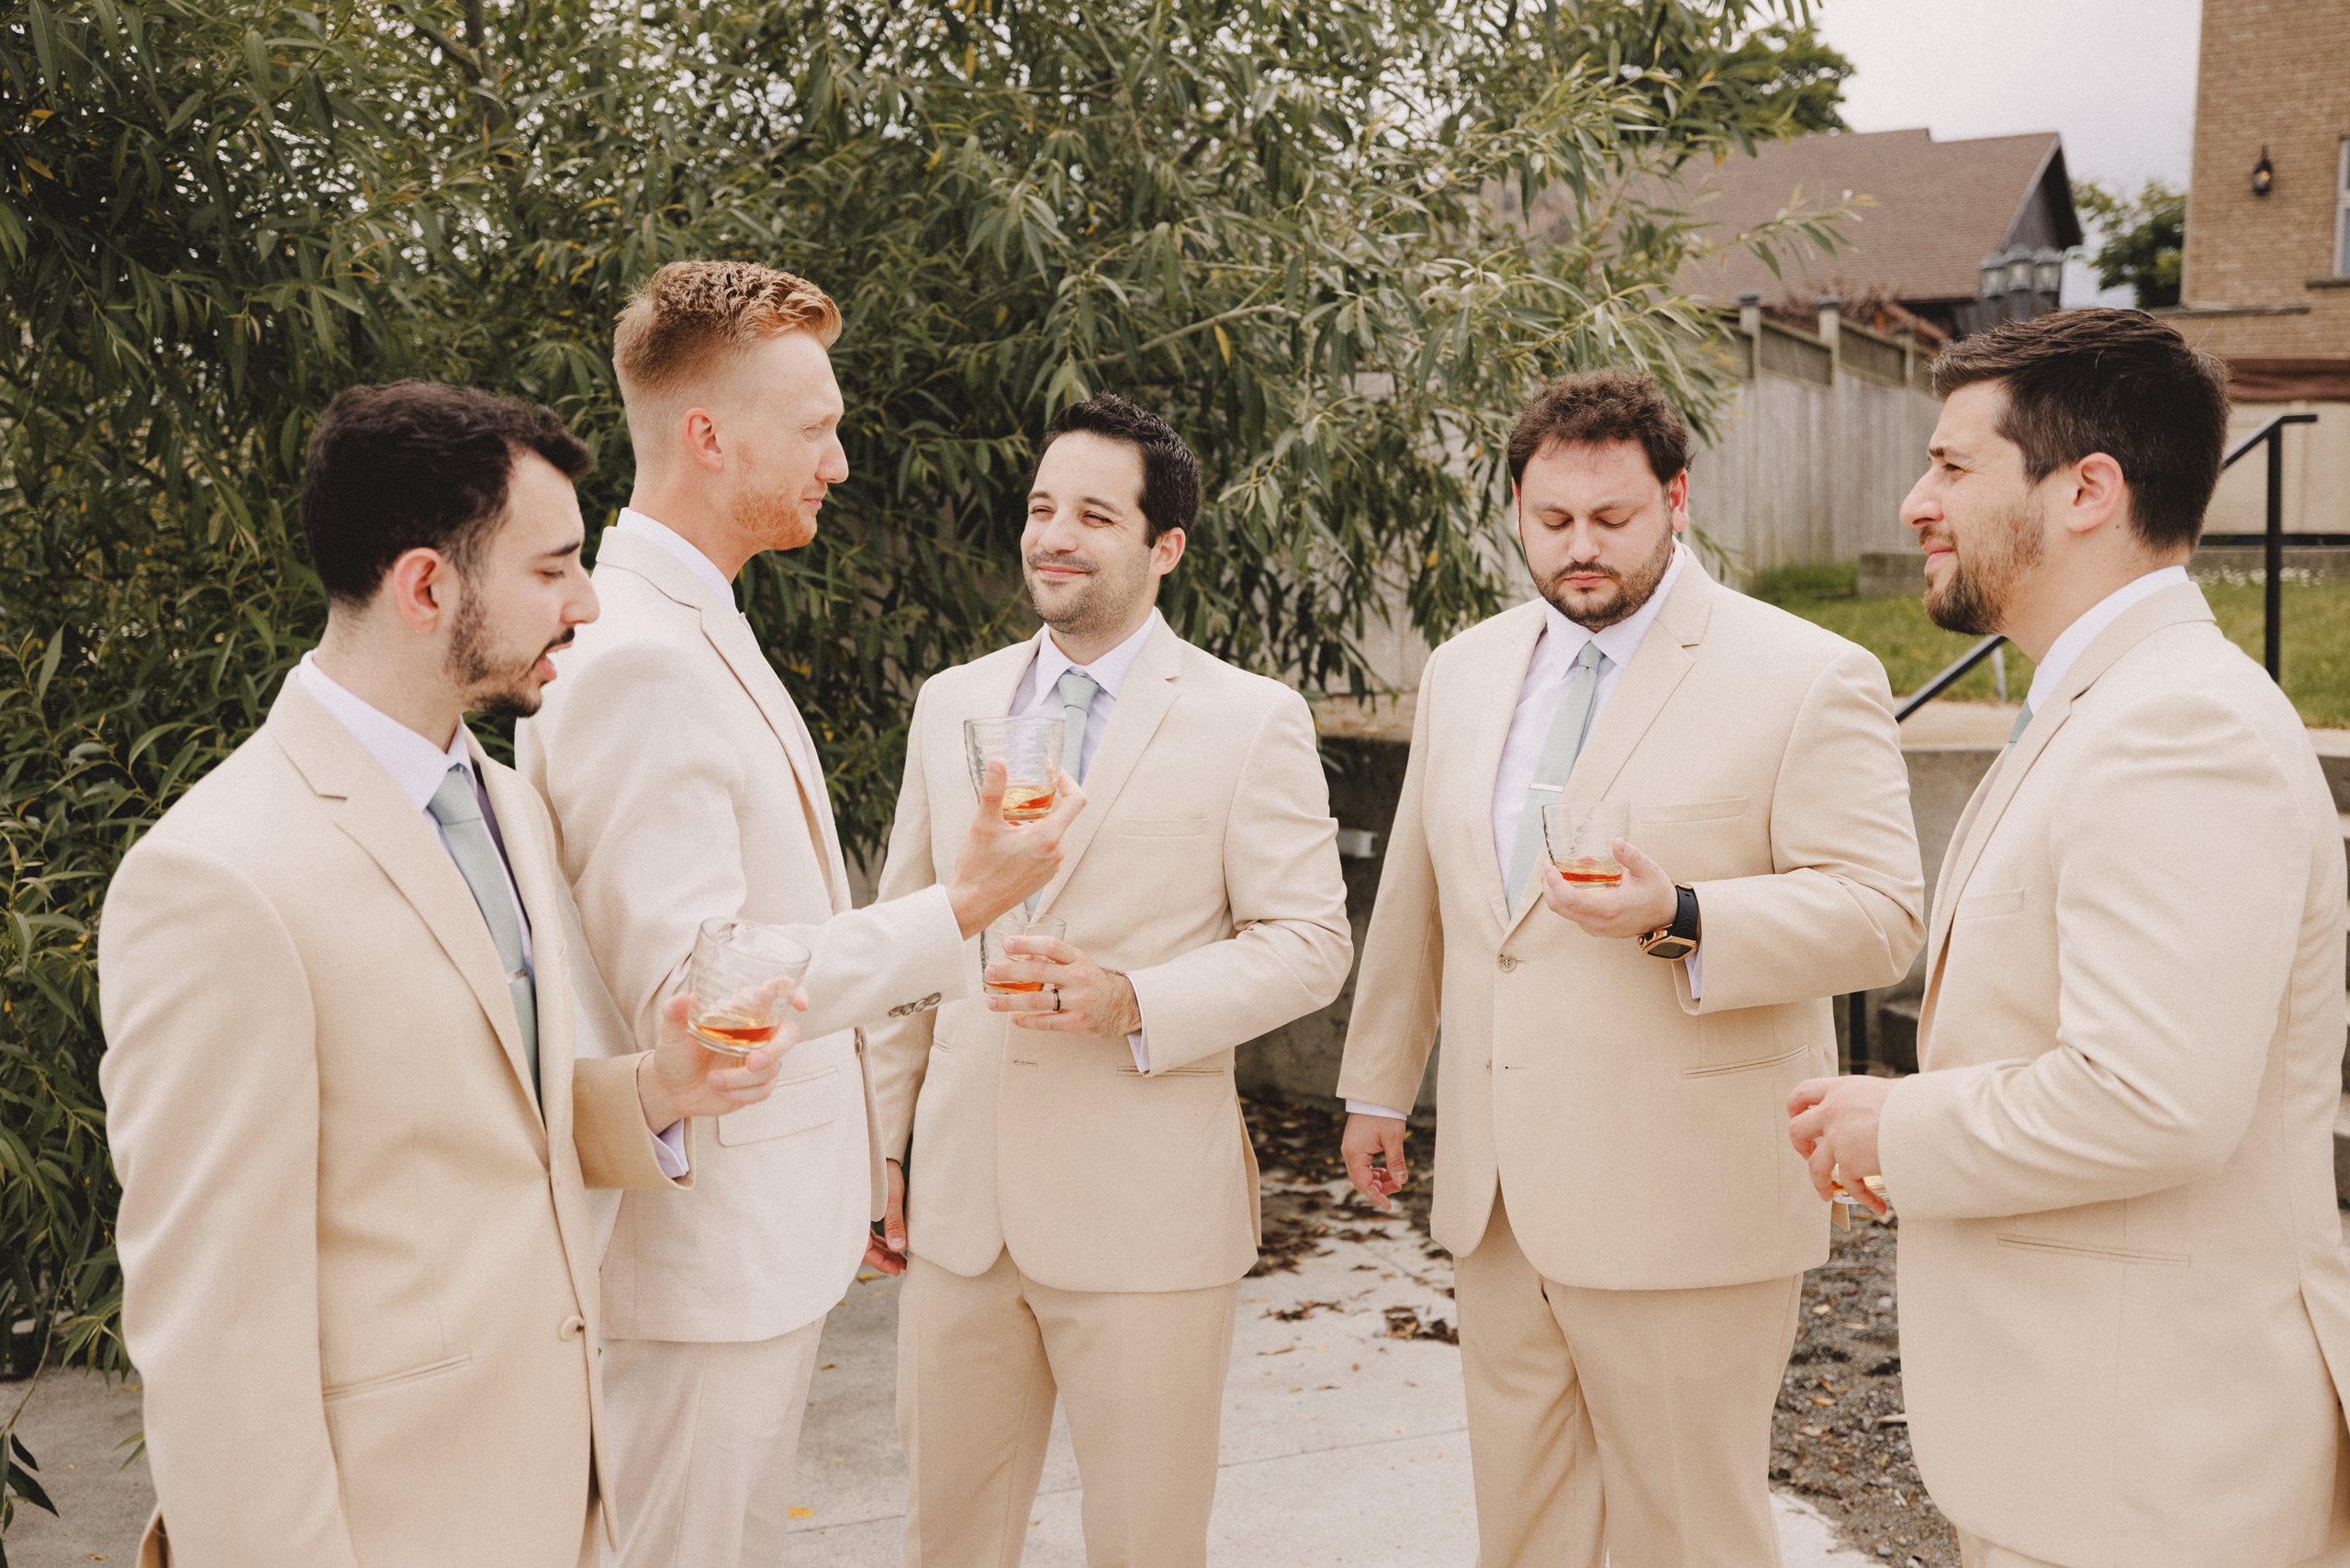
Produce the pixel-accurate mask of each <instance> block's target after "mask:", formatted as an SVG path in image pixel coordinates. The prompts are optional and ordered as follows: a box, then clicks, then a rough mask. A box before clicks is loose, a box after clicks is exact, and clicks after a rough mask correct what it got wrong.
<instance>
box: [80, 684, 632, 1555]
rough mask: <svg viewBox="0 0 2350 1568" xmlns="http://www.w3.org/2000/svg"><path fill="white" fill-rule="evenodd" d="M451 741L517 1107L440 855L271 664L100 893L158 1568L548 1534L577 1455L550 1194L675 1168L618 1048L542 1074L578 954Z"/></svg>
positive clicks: (572, 1505) (107, 1081) (560, 1529)
mask: <svg viewBox="0 0 2350 1568" xmlns="http://www.w3.org/2000/svg"><path fill="white" fill-rule="evenodd" d="M474 762H475V766H476V767H478V768H480V770H481V774H482V778H483V780H484V783H485V785H486V787H487V790H488V792H489V798H490V803H491V806H492V808H493V809H494V810H495V812H497V816H498V827H499V831H500V833H501V834H502V836H503V838H504V840H505V845H506V852H507V857H508V861H509V865H510V866H511V868H512V870H513V877H514V884H515V888H516V890H517V891H518V892H519V893H520V895H521V900H522V905H523V908H524V910H525V911H526V912H527V913H528V915H529V917H530V921H531V929H532V943H533V958H534V968H535V971H536V975H537V981H538V986H537V989H538V1014H539V1070H540V1075H541V1090H540V1093H539V1095H538V1096H537V1097H536V1098H535V1099H534V1098H533V1096H532V1092H531V1079H530V1073H529V1068H528V1066H527V1062H526V1058H525V1057H524V1055H523V1045H522V1039H521V1036H520V1025H518V1023H517V1021H516V1019H515V1014H514V1004H513V1001H512V999H511V997H510V996H509V993H508V991H507V989H506V981H505V978H504V974H503V971H502V969H501V968H500V966H499V963H498V950H497V947H496V946H495V944H494V943H493V941H492V940H491V937H490V934H489V928H488V926H487V924H485V923H484V922H483V920H482V917H481V912H480V910H479V909H478V908H477V907H476V904H475V902H474V899H473V894H472V892H471V891H470V890H468V889H467V887H466V885H465V880H464V875H463V873H461V872H460V871H459V870H458V869H457V867H456V863H455V862H454V861H453V860H452V859H451V858H450V856H449V852H448V850H447V849H446V848H445V847H444V846H442V843H441V840H440V837H439V835H438V834H436V833H435V832H434V831H433V827H432V823H431V821H430V820H429V819H428V818H427V817H426V816H425V814H424V813H423V812H420V811H419V810H417V809H416V807H415V806H414V805H413V804H412V803H411V802H410V801H409V800H408V797H407V796H406V795H405V794H403V793H402V792H401V791H400V789H399V786H398V785H397V784H396V783H395V782H394V781H393V779H392V778H391V776H390V775H389V774H387V773H386V772H385V771H384V769H383V767H382V766H381V765H380V764H378V763H377V762H376V761H375V759H374V758H373V757H372V756H369V755H368V754H367V752H366V750H365V748H364V747H363V746H362V745H360V743H359V742H358V740H356V739H355V738H354V737H353V735H352V734H351V733H350V732H349V731H348V730H346V729H344V728H343V727H342V725H341V723H339V722H337V721H336V720H335V718H334V717H333V716H332V715H331V714H330V713H329V712H328V711H326V710H325V709H324V708H323V707H321V706H320V705H319V702H318V700H316V699H315V698H313V697H311V696H310V694H309V693H308V692H307V691H306V690H304V689H302V686H301V684H300V682H299V681H298V680H297V679H294V678H288V679H287V681H286V684H285V689H284V691H283V692H282V693H281V694H280V695H279V697H278V700H277V702H276V704H275V706H274V707H273V708H272V709H271V711H270V715H269V719H268V722H266V723H264V724H263V726H262V729H261V731H260V733H259V734H255V735H254V736H253V737H252V739H251V740H249V741H247V742H246V743H245V744H244V745H241V746H240V747H238V748H237V750H236V752H235V753H234V754H233V755H232V756H230V757H229V759H228V760H227V761H226V762H224V763H222V764H221V765H220V766H219V767H217V768H215V769H214V770H213V771H212V772H211V773H210V774H209V775H207V777H206V778H204V779H202V780H201V781H200V782H198V783H197V784H196V787H195V788H194V789H192V790H189V791H188V792H187V794H186V795H185V797H184V798H182V800H181V801H179V802H178V803H177V804H175V805H174V806H173V807H172V809H171V810H170V811H169V812H165V813H164V815H163V819H162V822H160V823H157V824H156V825H155V827H154V828H153V829H152V830H151V832H150V833H148V834H147V835H146V836H145V837H144V838H142V839H140V841H139V843H138V845H137V846H134V847H133V848H132V850H131V851H130V853H129V855H127V856H125V857H123V862H122V867H121V869H120V870H119V871H118V872H117V875H116V877H115V879H114V883H113V886H112V887H111V888H110V889H109V890H107V894H106V914H105V919H104V923H103V924H102V925H101V926H100V933H99V943H98V963H99V975H100V997H101V1001H102V1003H103V1005H104V1009H105V1016H106V1058H105V1059H104V1061H103V1062H102V1063H101V1064H100V1068H99V1081H100V1082H101V1083H102V1084H103V1086H104V1088H105V1091H106V1116H107V1137H108V1139H109V1141H110V1143H111V1144H112V1146H113V1151H114V1159H115V1169H116V1170H117V1173H118V1174H119V1175H120V1176H121V1179H122V1211H121V1220H120V1226H119V1230H118V1232H117V1239H118V1243H119V1246H120V1248H121V1252H122V1262H123V1272H124V1278H125V1292H124V1301H123V1324H124V1330H125V1334H126V1337H127V1338H128V1341H129V1349H130V1354H131V1359H132V1360H133V1361H135V1362H137V1364H138V1366H139V1370H140V1374H141V1376H142V1378H143V1380H144V1382H145V1383H146V1420H147V1453H148V1459H149V1462H150V1464H151V1467H152V1470H153V1473H154V1478H155V1492H156V1495H157V1497H158V1499H159V1504H160V1506H159V1510H158V1517H159V1518H161V1519H162V1521H163V1522H164V1523H165V1524H166V1525H167V1526H168V1528H169V1532H170V1541H171V1559H172V1561H173V1562H178V1563H182V1564H186V1565H189V1568H209V1565H213V1564H218V1565H220V1568H267V1565H270V1564H285V1568H297V1565H298V1568H322V1565H332V1564H362V1563H364V1564H365V1565H366V1568H386V1565H391V1564H413V1565H415V1568H452V1565H455V1564H467V1563H477V1564H481V1565H482V1568H509V1565H520V1564H541V1565H543V1568H572V1564H573V1563H574V1562H575V1561H576V1558H577V1555H578V1552H579V1546H580V1540H579V1538H580V1529H581V1525H582V1522H583V1520H584V1519H585V1518H586V1510H587V1507H588V1497H589V1491H588V1485H589V1470H590V1454H591V1450H592V1451H593V1452H594V1453H595V1454H596V1457H597V1460H598V1462H600V1461H601V1458H602V1448H603V1444H602V1439H601V1437H600V1427H601V1422H602V1411H601V1396H600V1394H599V1386H598V1380H597V1375H596V1347H597V1343H598V1334H599V1330H598V1324H597V1318H598V1308H597V1304H596V1300H597V1292H596V1255H595V1243H594V1239H593V1237H592V1234H591V1226H590V1222H589V1220H588V1211H587V1207H586V1204H585V1201H584V1197H583V1187H584V1186H587V1185H597V1186H634V1187H641V1188H655V1187H659V1188H668V1187H671V1186H672V1185H673V1184H672V1183H670V1182H668V1181H666V1179H665V1178H664V1177H663V1176H662V1175H661V1173H660V1168H659V1166H658V1165H657V1163H656V1162H655V1156H654V1152H653V1148H654V1146H653V1139H652V1135H651V1134H650V1133H648V1132H647V1131H646V1129H645V1126H644V1115H643V1111H642V1110H641V1109H640V1107H639V1105H638V1103H637V1098H636V1066H637V1060H636V1058H634V1057H627V1058H620V1059H616V1060H608V1061H596V1062H587V1061H583V1062H580V1063H578V1064H577V1067H576V1071H575V1070H574V1064H573V1060H572V1036H573V1028H574V1019H573V1007H572V994H573V993H572V989H571V983H570V978H569V969H570V966H572V965H574V964H577V963H584V962H585V961H586V957H585V955H584V954H580V953H578V952H576V951H575V950H573V948H572V946H571V944H570V943H569V942H568V941H567V940H566V939H565V935H564V931H565V924H566V921H565V913H564V910H563V905H564V904H565V903H566V902H568V900H569V894H568V893H567V891H566V890H565V887H564V884H563V879H562V875H561V869H560V868H559V866H558V865H557V863H556V860H555V852H554V834H553V832H552V831H551V829H550V827H549V824H548V823H547V820H546V813H545V812H544V811H543V809H542V808H541V806H540V804H539V801H538V798H537V797H536V796H534V795H532V793H531V791H530V790H529V789H528V788H527V787H525V786H524V785H523V784H522V782H521V781H520V779H518V778H515V777H514V775H513V774H512V773H511V772H509V771H508V770H507V769H506V768H503V767H498V765H496V764H494V763H491V762H489V761H487V759H486V758H484V757H483V756H482V754H481V751H480V749H479V747H477V746H476V747H475V748H474ZM542 1105H543V1106H544V1107H545V1114H544V1115H543V1116H542V1114H541V1106H542ZM600 1479H601V1480H602V1482H603V1484H602V1485H601V1486H600V1488H599V1490H600V1492H601V1495H605V1496H608V1497H609V1496H610V1495H611V1488H610V1484H609V1482H610V1478H609V1477H602V1478H600Z"/></svg>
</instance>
